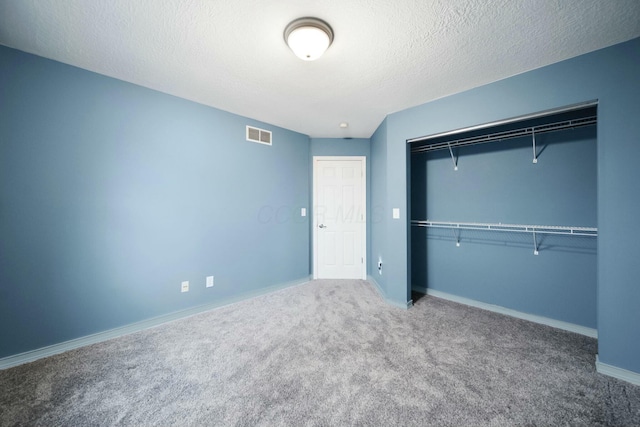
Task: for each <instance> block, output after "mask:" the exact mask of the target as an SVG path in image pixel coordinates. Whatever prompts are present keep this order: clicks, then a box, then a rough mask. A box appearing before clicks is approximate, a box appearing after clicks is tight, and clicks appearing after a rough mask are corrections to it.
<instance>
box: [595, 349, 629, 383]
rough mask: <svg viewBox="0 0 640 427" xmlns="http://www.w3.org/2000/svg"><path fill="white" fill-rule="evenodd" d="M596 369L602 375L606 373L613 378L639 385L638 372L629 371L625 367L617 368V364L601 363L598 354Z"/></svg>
mask: <svg viewBox="0 0 640 427" xmlns="http://www.w3.org/2000/svg"><path fill="white" fill-rule="evenodd" d="M596 371H598V372H599V373H601V374H603V375H608V376H610V377H613V378H617V379H619V380H622V381H626V382H628V383H631V384H634V385H640V374H639V373H637V372H633V371H629V370H627V369H623V368H618V367H617V366H613V365H608V364H606V363H602V362H601V361H600V358H599V357H598V355H596Z"/></svg>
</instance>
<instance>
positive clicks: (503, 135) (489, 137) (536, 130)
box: [411, 116, 597, 228]
mask: <svg viewBox="0 0 640 427" xmlns="http://www.w3.org/2000/svg"><path fill="white" fill-rule="evenodd" d="M596 123H597V116H590V117H583V118H579V119H573V120H563V121H560V122H555V123H549V124H544V125H540V126H530V127H524V128H520V129H514V130H509V131H504V132H495V133H490V134H483V135H479V136H472V137H468V138H461V139H456V140H452V141H451V140H450V141H446V142H436V143H433V144H429V145H424V146H419V147H414V148H412V149H411V152H412V153H427V152H431V151H436V150H444V149H452V148H456V147H465V146H468V145H476V144H484V143H487V142H494V141H502V140H504V139H511V138H518V137H522V136H527V135H532V136H534V137H535V135H540V134H543V133H548V132H555V131H560V130H565V129H576V128H580V127H584V126H591V125H595V124H596ZM534 150H535V148H534ZM452 155H453V154H452ZM569 228H573V227H569Z"/></svg>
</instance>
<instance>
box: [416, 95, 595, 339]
mask: <svg viewBox="0 0 640 427" xmlns="http://www.w3.org/2000/svg"><path fill="white" fill-rule="evenodd" d="M407 142H408V150H409V152H410V156H409V157H410V174H409V180H410V182H409V188H410V200H409V202H410V208H411V226H410V227H411V230H410V233H411V235H410V242H411V245H410V256H409V258H410V268H411V285H412V290H413V291H416V292H419V293H424V294H431V295H434V296H440V297H444V298H449V299H454V300H456V299H458V300H465V301H467V300H469V301H475V302H477V303H478V305H481V306H482V305H489V306H497V307H498V308H504V309H506V310H507V311H513V312H514V313H515V315H516V316H518V315H519V314H522V316H519V317H526V316H528V317H527V318H530V319H531V320H535V321H540V322H542V323H547V324H553V326H557V327H561V328H563V329H568V330H572V331H574V332H579V333H583V334H586V335H590V336H595V335H596V328H597V325H596V281H597V275H596V254H597V235H598V229H597V217H596V212H597V182H596V178H597V101H589V102H585V103H581V104H575V105H571V106H566V107H562V108H557V109H553V110H547V111H542V112H537V113H532V114H528V115H526V116H520V117H514V118H508V119H505V120H500V121H497V122H493V123H486V124H480V125H474V126H471V127H467V128H464V129H456V130H451V131H447V132H443V133H439V134H435V135H429V136H424V137H418V138H413V139H411V140H408V141H407Z"/></svg>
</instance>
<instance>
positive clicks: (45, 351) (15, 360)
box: [0, 276, 311, 370]
mask: <svg viewBox="0 0 640 427" xmlns="http://www.w3.org/2000/svg"><path fill="white" fill-rule="evenodd" d="M310 280H311V277H310V276H309V277H304V278H302V279H299V280H295V281H292V282H287V283H281V284H278V285H273V286H269V287H266V288H262V289H259V290H256V291H251V292H245V293H243V294H240V295H237V296H234V297H230V298H225V299H223V300H220V301H215V302H212V303H209V304H204V305H199V306H197V307H192V308H188V309H186V310H181V311H176V312H174V313H169V314H165V315H163V316H158V317H154V318H151V319H147V320H142V321H140V322H136V323H131V324H129V325H125V326H121V327H119V328H114V329H110V330H108V331H103V332H98V333H96V334H92V335H87V336H84V337H80V338H76V339H72V340H69V341H65V342H61V343H58V344H53V345H50V346H47V347H42V348H38V349H36V350H31V351H27V352H24V353H20V354H16V355H13V356H8V357H3V358H2V359H0V370H3V369H7V368H11V367H14V366H18V365H22V364H24V363H29V362H34V361H36V360H38V359H42V358H44V357H49V356H53V355H55V354H60V353H64V352H65V351H69V350H73V349H76V348H79V347H84V346H87V345H91V344H95V343H99V342H102V341H107V340H110V339H113V338H118V337H121V336H124V335H128V334H131V333H134V332H138V331H142V330H145V329H149V328H153V327H156V326H159V325H162V324H164V323H168V322H172V321H174V320H178V319H183V318H185V317H189V316H193V315H196V314H199V313H203V312H205V311H209V310H213V309H216V308H220V307H224V306H227V305H231V304H234V303H236V302H240V301H243V300H248V299H251V298H255V297H258V296H260V295H264V294H268V293H272V292H277V291H279V290H281V289H285V288H290V287H293V286H298V285H302V284H305V283H308V282H309V281H310Z"/></svg>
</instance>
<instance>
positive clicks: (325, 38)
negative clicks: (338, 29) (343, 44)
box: [284, 18, 333, 61]
mask: <svg viewBox="0 0 640 427" xmlns="http://www.w3.org/2000/svg"><path fill="white" fill-rule="evenodd" d="M284 41H285V42H286V43H287V45H288V46H289V48H291V50H292V51H293V53H295V54H296V56H297V57H298V58H300V59H302V60H304V61H315V60H316V59H318V58H320V57H321V56H322V54H323V53H324V51H325V50H327V48H328V47H329V46H331V43H332V42H333V30H332V29H331V27H330V26H329V24H327V23H326V22H324V21H322V20H320V19H318V18H299V19H296V20H295V21H292V22H290V23H289V25H287V28H285V30H284Z"/></svg>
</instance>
